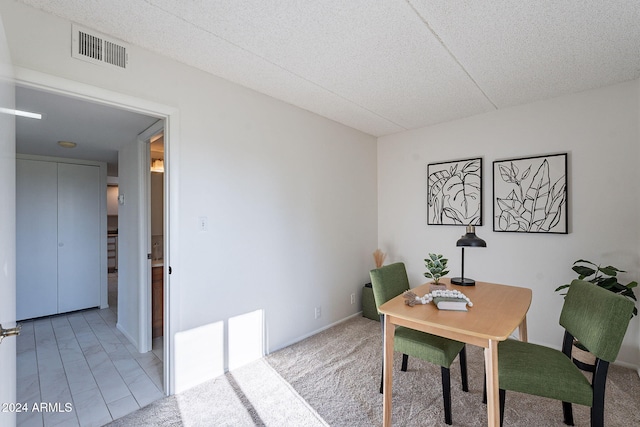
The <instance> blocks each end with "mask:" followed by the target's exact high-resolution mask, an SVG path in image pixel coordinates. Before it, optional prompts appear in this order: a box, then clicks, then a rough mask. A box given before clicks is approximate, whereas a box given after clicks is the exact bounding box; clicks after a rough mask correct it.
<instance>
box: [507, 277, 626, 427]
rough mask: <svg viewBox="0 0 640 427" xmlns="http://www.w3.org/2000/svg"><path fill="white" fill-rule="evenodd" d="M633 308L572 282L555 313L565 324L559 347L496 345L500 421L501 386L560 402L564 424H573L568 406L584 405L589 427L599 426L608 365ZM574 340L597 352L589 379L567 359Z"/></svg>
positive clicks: (621, 298)
mask: <svg viewBox="0 0 640 427" xmlns="http://www.w3.org/2000/svg"><path fill="white" fill-rule="evenodd" d="M633 308H634V304H633V301H630V300H629V299H627V298H625V297H624V296H622V295H618V294H615V293H613V292H610V291H608V290H606V289H603V288H600V287H598V286H596V285H594V284H593V283H589V282H585V281H583V280H574V281H573V282H571V286H569V291H568V292H567V295H566V297H565V300H564V305H563V307H562V312H561V313H560V325H561V326H563V327H564V328H565V333H564V339H563V342H562V351H558V350H555V349H552V348H547V347H544V346H541V345H536V344H529V343H524V342H520V341H515V340H507V341H504V342H501V343H499V344H498V375H499V380H498V381H499V385H500V425H502V421H503V419H504V406H505V390H513V391H518V392H521V393H527V394H532V395H536V396H542V397H549V398H552V399H556V400H560V401H562V412H563V414H564V422H565V424H567V425H573V410H572V408H571V404H573V403H577V404H580V405H584V406H589V407H591V426H592V427H603V426H604V395H605V385H606V381H607V371H608V369H609V363H610V362H613V361H614V360H615V358H616V357H617V356H618V352H619V351H620V345H621V344H622V340H623V339H624V335H625V333H626V331H627V327H628V326H629V320H631V314H632V313H633ZM574 338H575V339H577V340H578V341H580V343H581V344H583V345H584V346H585V347H586V348H587V349H588V350H589V351H590V352H591V353H592V354H593V355H594V356H596V363H595V369H594V371H593V375H592V376H591V379H590V380H589V379H588V378H587V377H586V376H585V375H584V374H583V373H582V372H581V371H580V370H579V369H578V368H577V367H576V365H575V364H574V363H573V361H572V360H571V348H572V344H573V341H574Z"/></svg>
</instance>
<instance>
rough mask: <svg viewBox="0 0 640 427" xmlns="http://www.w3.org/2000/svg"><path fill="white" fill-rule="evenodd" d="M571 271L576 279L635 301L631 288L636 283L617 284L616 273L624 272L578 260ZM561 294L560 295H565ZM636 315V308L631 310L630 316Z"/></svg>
mask: <svg viewBox="0 0 640 427" xmlns="http://www.w3.org/2000/svg"><path fill="white" fill-rule="evenodd" d="M572 270H573V271H575V272H576V273H578V279H580V280H586V281H587V282H591V283H594V284H595V285H597V286H600V287H601V288H604V289H607V290H609V291H611V292H613V293H616V294H620V295H624V296H625V297H627V298H629V299H631V300H633V301H634V302H635V301H637V299H636V295H635V294H634V293H633V288H635V287H636V286H638V282H636V281H633V282H629V283H627V284H626V285H623V284H622V283H620V282H618V277H617V275H618V273H626V271H624V270H620V269H618V268H616V267H613V266H611V265H608V266H606V267H601V266H600V265H597V264H595V263H593V262H591V261H587V260H586V259H579V260H577V261H576V262H574V263H573V268H572ZM568 287H569V284H565V285H562V286H558V287H557V288H556V292H558V291H561V290H563V289H565V288H568ZM565 294H566V292H565V293H563V294H562V295H565ZM637 314H638V308H637V307H634V308H633V314H632V316H635V315H637Z"/></svg>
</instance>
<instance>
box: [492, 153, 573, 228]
mask: <svg viewBox="0 0 640 427" xmlns="http://www.w3.org/2000/svg"><path fill="white" fill-rule="evenodd" d="M493 199H494V202H493V231H512V232H518V233H558V234H566V233H568V212H567V153H562V154H553V155H548V156H535V157H522V158H517V159H508V160H497V161H494V162H493Z"/></svg>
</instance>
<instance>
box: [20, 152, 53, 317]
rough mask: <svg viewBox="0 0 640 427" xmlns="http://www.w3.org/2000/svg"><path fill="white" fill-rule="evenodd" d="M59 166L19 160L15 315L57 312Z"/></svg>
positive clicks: (29, 315)
mask: <svg viewBox="0 0 640 427" xmlns="http://www.w3.org/2000/svg"><path fill="white" fill-rule="evenodd" d="M57 176H58V172H57V165H56V164H55V163H51V162H42V161H36V160H24V159H17V160H16V315H17V319H18V320H24V319H30V318H33V317H40V316H48V315H51V314H55V313H57V312H58V237H57V236H58V219H57V218H58V212H57V206H58V202H57V200H58V193H57V181H58V178H57Z"/></svg>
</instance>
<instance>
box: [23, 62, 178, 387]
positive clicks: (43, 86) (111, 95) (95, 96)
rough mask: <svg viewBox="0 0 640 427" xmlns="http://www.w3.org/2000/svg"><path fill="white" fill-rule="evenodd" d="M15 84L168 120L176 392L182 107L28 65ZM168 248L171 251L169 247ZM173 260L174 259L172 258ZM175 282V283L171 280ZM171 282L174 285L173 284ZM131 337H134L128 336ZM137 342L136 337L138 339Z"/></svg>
mask: <svg viewBox="0 0 640 427" xmlns="http://www.w3.org/2000/svg"><path fill="white" fill-rule="evenodd" d="M14 73H15V83H16V85H19V86H24V87H30V88H35V89H40V90H42V91H46V92H50V93H56V94H59V95H64V96H73V97H76V98H79V99H83V100H88V101H92V102H97V103H100V104H103V105H109V106H112V107H115V108H120V109H123V110H127V111H134V112H137V113H141V114H146V115H148V116H152V117H157V118H159V119H164V125H165V158H166V160H165V162H166V163H167V164H168V163H169V162H170V164H171V167H170V168H169V170H168V171H167V172H165V182H166V183H167V184H168V185H167V186H166V188H165V197H166V198H165V213H167V215H166V216H165V218H166V220H165V221H167V222H166V226H165V231H167V233H166V234H165V252H164V254H165V266H170V265H171V267H172V269H173V274H171V275H169V274H168V268H165V281H164V289H165V312H164V321H165V331H164V343H165V345H164V347H165V348H164V390H165V393H166V394H169V395H171V394H174V392H175V391H174V390H175V379H174V378H173V373H174V370H175V363H174V358H173V355H174V343H173V331H176V330H177V328H178V326H179V325H178V316H177V313H176V314H175V315H174V312H175V311H176V310H177V309H178V307H179V301H177V296H178V295H177V294H172V293H171V288H173V287H176V288H179V277H180V276H179V274H177V273H176V271H177V272H179V271H180V268H179V265H178V263H179V257H178V256H177V250H178V247H177V245H178V240H179V236H178V230H179V228H178V225H179V221H178V205H179V203H178V189H179V185H178V176H179V170H178V166H179V164H180V162H179V157H178V154H179V150H178V146H179V139H180V135H179V128H180V126H179V122H180V114H179V110H178V109H177V108H175V107H171V106H168V105H164V104H158V103H155V102H152V101H148V100H145V99H141V98H136V97H133V96H129V95H125V94H122V93H118V92H114V91H110V90H107V89H103V88H99V87H96V86H91V85H88V84H85V83H80V82H76V81H73V80H69V79H65V78H62V77H57V76H53V75H50V74H45V73H41V72H39V71H35V70H31V69H28V68H22V67H15V68H14ZM167 249H168V250H167ZM172 260H173V261H172ZM170 282H171V283H170ZM170 285H171V286H170ZM128 338H131V337H128ZM134 341H135V340H134Z"/></svg>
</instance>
